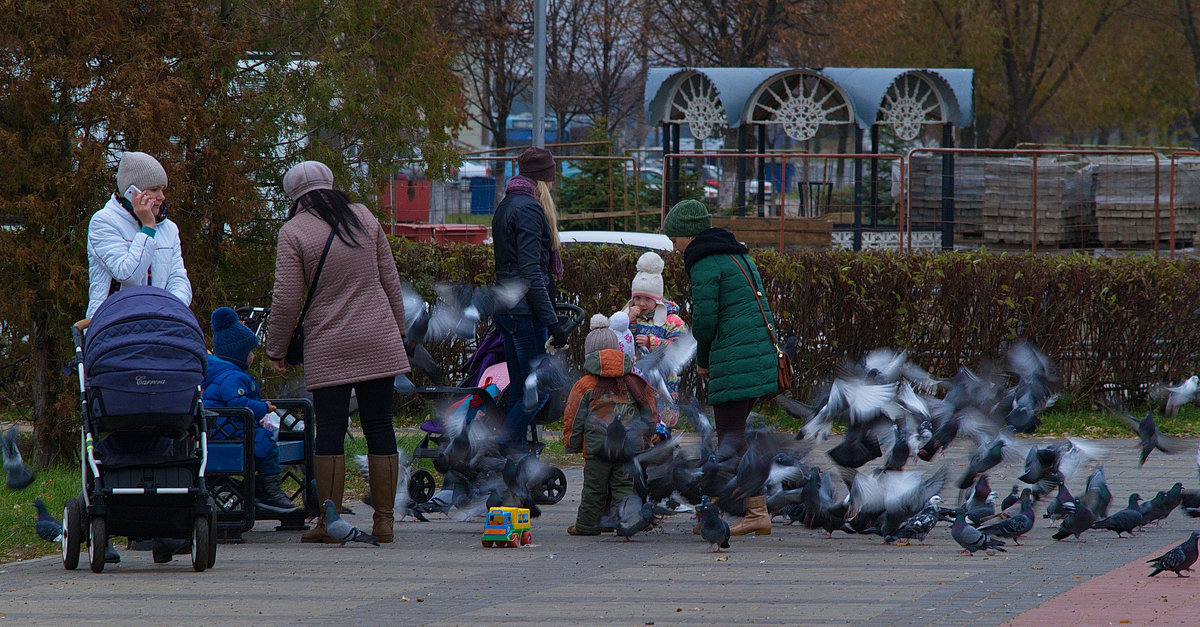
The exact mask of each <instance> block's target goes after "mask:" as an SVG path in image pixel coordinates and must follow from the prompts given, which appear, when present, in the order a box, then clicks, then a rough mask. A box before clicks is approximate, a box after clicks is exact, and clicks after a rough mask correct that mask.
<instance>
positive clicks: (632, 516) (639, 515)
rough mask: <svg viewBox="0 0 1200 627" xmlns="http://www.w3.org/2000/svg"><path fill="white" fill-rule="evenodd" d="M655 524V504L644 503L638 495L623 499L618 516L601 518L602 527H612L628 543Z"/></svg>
mask: <svg viewBox="0 0 1200 627" xmlns="http://www.w3.org/2000/svg"><path fill="white" fill-rule="evenodd" d="M653 524H654V504H653V503H647V502H643V501H642V499H641V497H639V496H638V495H636V494H630V495H629V496H626V497H625V498H623V499H621V502H620V503H619V504H618V505H617V514H616V516H611V515H610V516H601V517H600V520H599V525H600V526H601V527H612V528H613V529H615V530H616V531H617V535H619V536H621V537H622V538H625V541H626V542H631V541H632V540H633V536H634V534H636V533H638V532H640V531H645V530H646V529H649V528H650V526H651V525H653Z"/></svg>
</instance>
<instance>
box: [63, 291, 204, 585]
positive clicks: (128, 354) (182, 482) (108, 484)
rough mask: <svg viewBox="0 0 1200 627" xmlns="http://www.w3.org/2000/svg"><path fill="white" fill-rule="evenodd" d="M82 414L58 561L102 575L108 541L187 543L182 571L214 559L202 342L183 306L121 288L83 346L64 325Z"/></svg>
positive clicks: (160, 295) (164, 296) (166, 296)
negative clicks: (85, 565) (83, 559)
mask: <svg viewBox="0 0 1200 627" xmlns="http://www.w3.org/2000/svg"><path fill="white" fill-rule="evenodd" d="M72 336H73V337H74V340H75V356H76V361H77V362H78V370H79V393H80V401H81V406H82V414H83V429H82V432H81V434H80V440H81V450H80V474H81V478H82V484H83V490H82V492H81V494H80V495H79V496H77V497H73V498H70V499H67V503H66V506H65V507H64V509H63V528H64V529H63V539H62V562H63V567H64V568H66V569H67V570H74V569H75V568H76V566H78V564H79V547H80V544H81V543H82V542H84V541H86V542H87V545H88V560H89V562H90V565H91V568H92V572H96V573H99V572H101V571H103V570H104V551H105V547H106V546H107V545H108V539H109V536H110V535H113V536H126V537H128V538H129V539H130V540H131V541H136V540H149V539H153V538H187V539H188V540H189V541H190V542H191V545H192V551H191V552H192V568H193V569H194V570H196V571H197V572H199V571H203V570H205V569H206V568H209V567H211V566H212V565H213V564H214V563H215V562H216V557H217V543H216V540H217V537H216V529H215V526H214V515H215V513H214V512H215V510H214V506H213V503H212V501H211V499H210V497H209V495H208V492H207V491H206V489H205V486H204V467H205V463H206V462H207V456H208V455H207V442H206V435H207V433H206V429H205V416H204V412H203V409H202V406H201V403H200V382H201V381H203V380H204V374H205V370H206V368H207V365H208V358H207V355H206V353H207V348H206V345H205V342H204V335H203V333H202V332H201V331H200V325H199V324H198V323H197V322H196V317H195V316H194V315H193V314H192V312H191V310H190V309H188V307H187V306H186V305H184V304H183V303H182V302H180V301H179V299H177V298H175V297H174V296H173V295H171V294H170V293H169V292H167V291H166V290H163V289H160V288H157V287H149V286H147V287H131V288H126V289H123V290H121V291H120V292H117V293H116V294H113V295H112V296H110V297H109V298H108V299H107V300H105V301H104V304H103V305H101V306H100V308H99V309H98V310H97V311H96V314H95V315H94V316H93V317H92V321H91V324H90V326H89V327H88V332H87V339H86V341H84V337H83V334H82V332H81V331H80V330H79V329H78V328H77V327H72Z"/></svg>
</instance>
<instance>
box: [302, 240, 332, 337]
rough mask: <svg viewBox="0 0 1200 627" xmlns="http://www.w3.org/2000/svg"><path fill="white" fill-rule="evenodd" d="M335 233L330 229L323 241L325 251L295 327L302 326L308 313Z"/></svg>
mask: <svg viewBox="0 0 1200 627" xmlns="http://www.w3.org/2000/svg"><path fill="white" fill-rule="evenodd" d="M336 235H337V232H336V231H334V230H333V228H332V227H330V229H329V239H327V240H325V251H324V252H322V253H321V261H320V262H318V263H317V271H316V272H314V273H313V282H312V285H310V286H309V287H308V297H307V298H305V299H304V308H303V309H301V310H300V318H299V319H297V320H296V326H297V327H299V326H302V325H303V324H304V316H305V315H306V314H307V313H308V306H309V305H311V304H312V299H313V293H314V292H316V291H317V281H318V280H319V279H320V278H321V268H323V267H325V258H326V257H328V256H329V247H330V246H332V245H333V238H334V237H335V236H336Z"/></svg>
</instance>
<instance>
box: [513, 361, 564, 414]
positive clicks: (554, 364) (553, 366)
mask: <svg viewBox="0 0 1200 627" xmlns="http://www.w3.org/2000/svg"><path fill="white" fill-rule="evenodd" d="M571 383H572V382H571V381H570V380H569V378H568V376H567V367H566V365H565V364H564V363H563V360H562V357H560V356H559V354H558V353H555V354H546V355H538V356H537V357H534V358H533V362H532V363H531V365H530V368H529V376H528V377H526V378H525V395H524V397H523V399H522V400H523V402H524V408H525V411H533V410H535V409H537V406H538V397H539V396H541V395H545V394H548V393H550V392H555V391H557V390H561V389H563V388H565V387H567V386H569V385H571Z"/></svg>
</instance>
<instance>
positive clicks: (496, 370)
mask: <svg viewBox="0 0 1200 627" xmlns="http://www.w3.org/2000/svg"><path fill="white" fill-rule="evenodd" d="M554 310H555V313H557V314H558V317H559V320H561V321H562V322H563V325H564V327H565V328H566V329H567V330H568V331H570V330H573V329H574V328H575V327H577V326H579V325H580V324H582V323H583V318H584V315H583V310H582V309H580V308H579V307H576V306H575V305H571V304H569V303H555V305H554ZM461 371H462V372H463V374H464V376H463V378H462V382H461V384H460V385H459V386H425V387H419V388H417V389H416V393H417V394H420V395H422V396H425V397H426V398H429V399H430V400H431V401H433V402H435V403H438V404H441V405H443V406H445V407H444V409H445V411H455V410H461V411H468V412H471V413H472V414H473V416H474V418H473V419H478V420H483V421H485V423H486V424H488V425H489V426H491V427H493V428H495V429H497V430H498V429H499V428H500V425H502V424H503V422H504V412H503V410H502V408H503V407H504V406H505V402H504V395H503V392H504V390H505V389H506V388H507V385H508V383H509V382H508V372H507V366H506V364H505V362H504V344H503V341H502V339H501V336H500V329H499V328H497V327H496V326H495V325H494V324H493V325H492V326H490V327H489V328H488V330H487V331H486V332H485V333H484V335H483V338H482V339H481V340H480V341H479V345H478V346H477V347H476V349H475V351H474V352H473V353H471V355H470V357H468V359H467V362H466V364H464V366H463V367H462V369H461ZM568 392H569V390H560V391H558V392H556V393H554V394H551V396H550V400H549V401H547V402H546V403H545V404H544V405H543V406H542V408H541V409H540V410H539V411H538V413H537V415H536V416H535V417H534V419H533V422H531V423H530V425H529V434H528V436H527V438H526V444H527V445H528V447H529V451H530V452H531V453H534V454H535V455H536V454H540V453H541V452H542V449H543V448H545V443H544V442H542V440H541V430H542V427H543V426H544V425H547V424H550V423H552V422H555V421H557V420H558V419H559V418H562V412H563V407H564V405H565V404H566V396H567V393H568ZM463 405H466V406H465V407H464V406H463ZM421 430H422V431H423V432H424V433H425V435H424V437H423V438H422V439H421V442H420V443H419V444H417V447H416V448H415V449H414V450H413V458H414V459H434V460H437V459H438V457H439V456H440V455H441V452H442V450H443V448H444V447H445V446H446V445H447V444H448V443H449V442H448V438H447V437H446V436H445V435H444V433H443V430H442V424H441V423H440V422H439V421H438V420H436V419H432V418H431V419H429V420H426V421H425V422H424V423H423V424H422V425H421ZM435 468H436V463H435ZM440 470H441V469H439V471H440ZM435 487H436V482H435V480H434V478H433V474H432V473H430V472H429V471H427V470H423V469H419V470H416V471H414V472H413V473H412V475H411V477H410V478H409V496H411V497H412V499H413V500H414V501H416V502H418V503H424V502H426V501H428V500H429V499H430V497H432V496H433V494H434V489H435ZM566 491H567V477H566V475H565V474H564V473H563V471H562V470H561V469H560V468H557V467H553V466H551V467H550V472H549V475H548V477H547V479H546V480H545V481H544V482H543V483H542V484H541V485H540V486H539V487H538V490H537V491H536V493H535V494H534V498H535V499H536V500H537V502H538V503H539V504H542V505H552V504H554V503H557V502H559V501H561V500H562V498H563V496H564V495H565V494H566Z"/></svg>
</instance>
